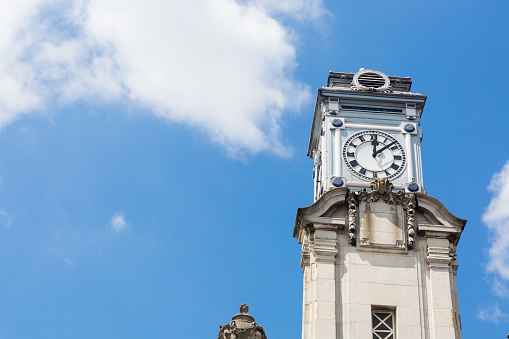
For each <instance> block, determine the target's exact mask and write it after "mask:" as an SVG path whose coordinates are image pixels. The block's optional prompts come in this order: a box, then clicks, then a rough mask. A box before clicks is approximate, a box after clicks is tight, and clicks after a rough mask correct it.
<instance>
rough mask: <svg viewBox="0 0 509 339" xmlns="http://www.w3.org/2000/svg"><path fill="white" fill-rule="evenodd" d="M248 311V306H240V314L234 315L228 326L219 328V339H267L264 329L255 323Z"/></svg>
mask: <svg viewBox="0 0 509 339" xmlns="http://www.w3.org/2000/svg"><path fill="white" fill-rule="evenodd" d="M248 311H249V307H248V306H247V305H246V304H242V305H240V309H239V312H240V313H239V314H236V315H234V316H233V318H232V321H230V322H229V323H228V324H226V325H220V326H219V334H218V335H217V339H267V337H266V336H265V331H264V330H263V327H261V326H260V325H258V324H257V323H255V321H254V318H253V317H252V316H251V315H249V314H247V312H248Z"/></svg>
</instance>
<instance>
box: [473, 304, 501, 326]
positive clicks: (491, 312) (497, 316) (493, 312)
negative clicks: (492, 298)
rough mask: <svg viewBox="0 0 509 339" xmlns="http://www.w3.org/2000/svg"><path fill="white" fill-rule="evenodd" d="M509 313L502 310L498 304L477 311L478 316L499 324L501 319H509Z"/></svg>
mask: <svg viewBox="0 0 509 339" xmlns="http://www.w3.org/2000/svg"><path fill="white" fill-rule="evenodd" d="M508 317H509V315H508V314H506V313H504V312H502V311H501V310H500V308H499V307H498V304H493V305H489V306H487V307H485V308H482V309H480V310H479V312H478V313H477V318H479V319H481V320H484V321H489V322H492V323H495V324H498V323H499V322H500V321H501V320H504V319H508Z"/></svg>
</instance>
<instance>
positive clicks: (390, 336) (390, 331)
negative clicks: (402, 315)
mask: <svg viewBox="0 0 509 339" xmlns="http://www.w3.org/2000/svg"><path fill="white" fill-rule="evenodd" d="M371 318H372V321H373V339H395V337H394V312H392V311H374V312H373V313H372V317H371Z"/></svg>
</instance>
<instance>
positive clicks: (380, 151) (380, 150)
mask: <svg viewBox="0 0 509 339" xmlns="http://www.w3.org/2000/svg"><path fill="white" fill-rule="evenodd" d="M395 143H396V140H394V141H393V142H391V143H390V144H388V145H385V146H384V147H382V148H380V149H379V150H378V151H376V152H373V156H376V155H377V154H380V153H382V152H383V151H385V150H386V149H387V148H389V147H391V146H392V145H394V144H395Z"/></svg>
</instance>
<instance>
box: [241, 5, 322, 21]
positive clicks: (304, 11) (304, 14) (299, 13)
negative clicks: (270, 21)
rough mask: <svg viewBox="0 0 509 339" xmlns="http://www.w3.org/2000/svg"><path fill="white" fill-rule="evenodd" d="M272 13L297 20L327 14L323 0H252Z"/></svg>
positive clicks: (312, 18)
mask: <svg viewBox="0 0 509 339" xmlns="http://www.w3.org/2000/svg"><path fill="white" fill-rule="evenodd" d="M249 2H250V3H252V4H255V5H258V6H260V7H262V8H264V9H265V10H267V11H268V12H269V13H271V14H276V15H277V14H284V15H287V16H290V17H293V18H295V19H297V20H315V19H318V18H320V17H322V16H323V15H325V14H327V13H328V12H327V10H326V9H325V8H324V6H323V2H322V0H279V1H274V0H250V1H249Z"/></svg>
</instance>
